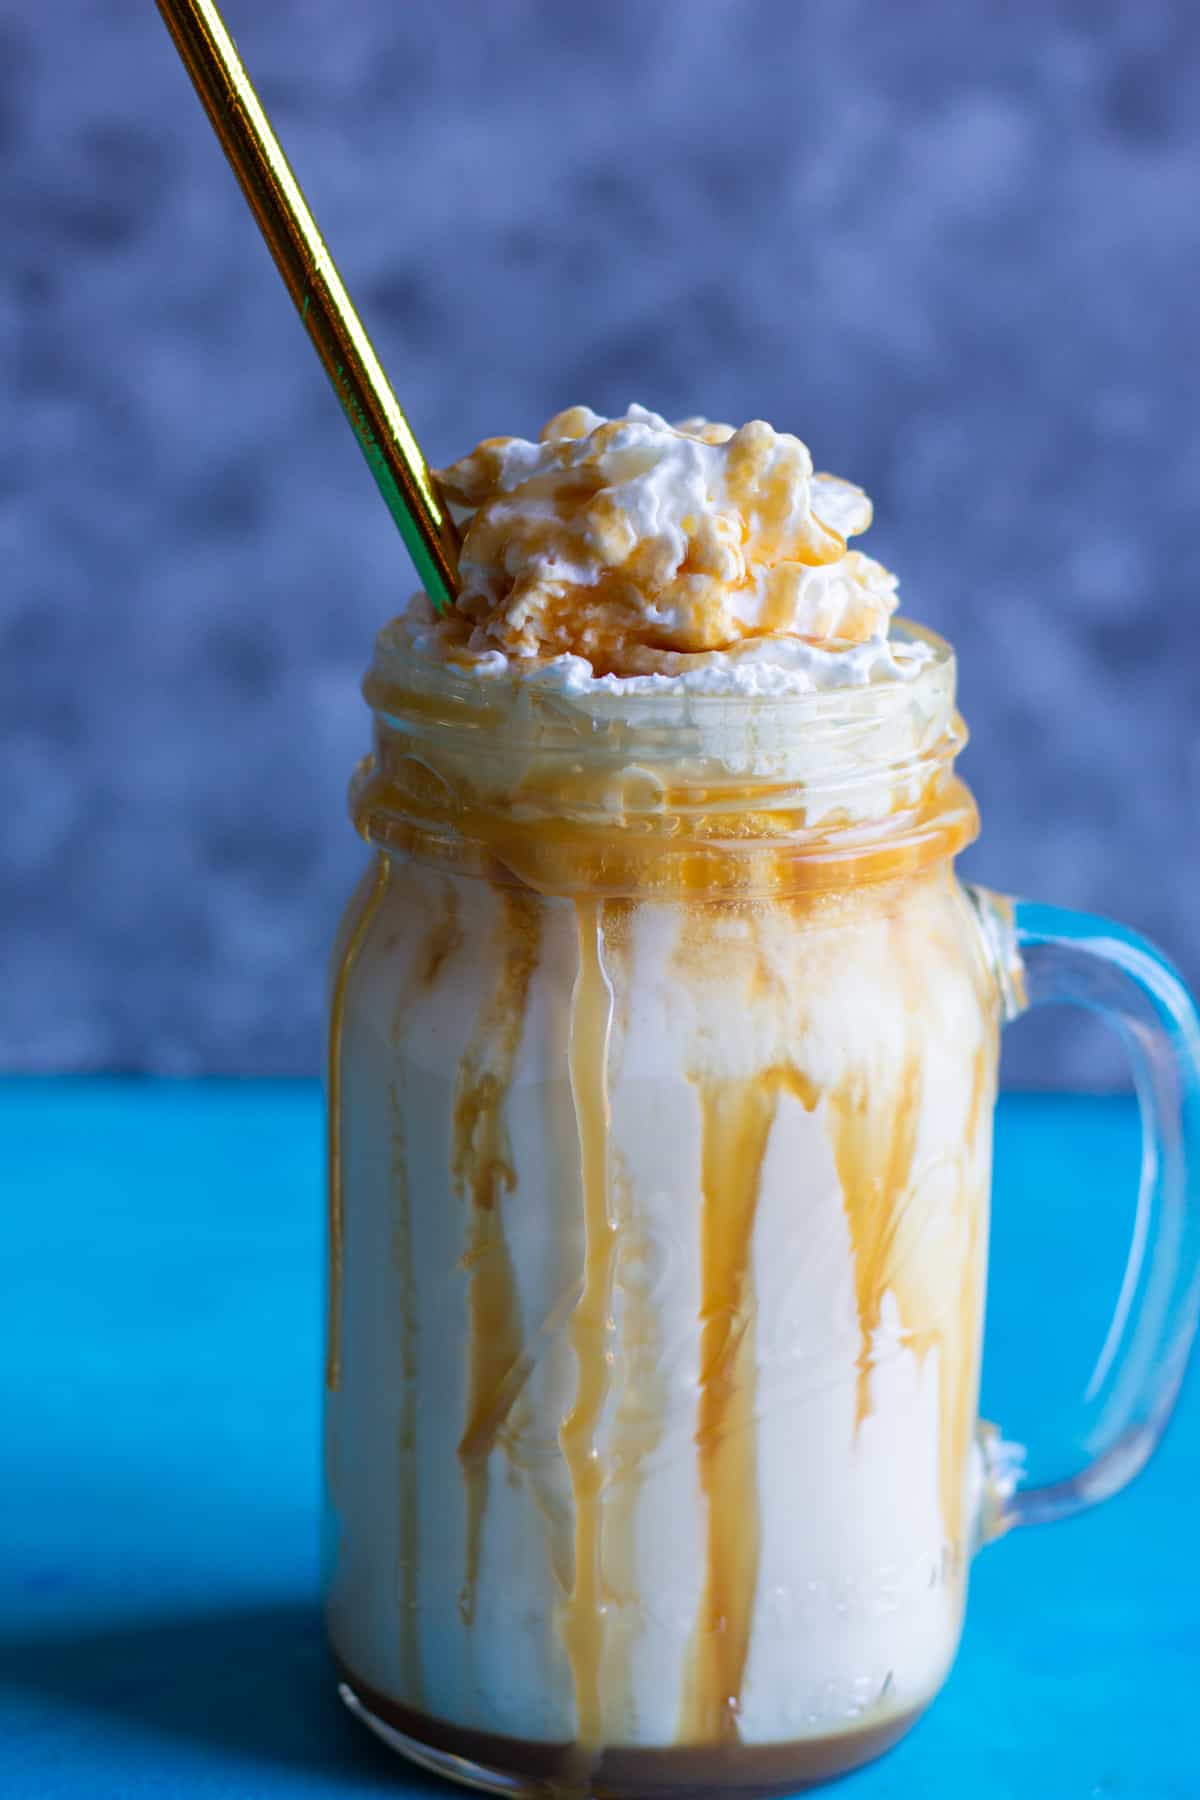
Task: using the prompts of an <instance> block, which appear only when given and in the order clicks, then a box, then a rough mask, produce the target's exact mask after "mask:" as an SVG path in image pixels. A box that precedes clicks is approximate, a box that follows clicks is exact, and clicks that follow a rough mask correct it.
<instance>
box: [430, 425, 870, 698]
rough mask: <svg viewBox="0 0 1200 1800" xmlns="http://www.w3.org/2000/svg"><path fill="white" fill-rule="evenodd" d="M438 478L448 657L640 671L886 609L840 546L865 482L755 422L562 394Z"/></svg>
mask: <svg viewBox="0 0 1200 1800" xmlns="http://www.w3.org/2000/svg"><path fill="white" fill-rule="evenodd" d="M438 478H439V481H440V483H441V486H442V488H443V490H444V491H445V492H446V493H447V494H448V495H449V496H450V499H451V501H452V502H453V503H454V504H455V507H456V509H457V512H458V515H459V517H460V520H461V522H462V524H463V526H464V535H463V544H462V554H461V558H460V574H461V580H462V590H461V592H460V594H459V596H458V599H457V601H456V603H455V607H454V609H453V610H452V611H451V613H450V614H449V615H448V617H447V618H446V620H445V621H444V622H443V624H442V625H441V627H440V628H439V629H440V632H441V636H442V641H443V644H444V647H445V650H446V653H447V655H448V656H450V657H451V659H456V660H464V661H467V662H470V661H471V660H472V659H473V658H475V659H477V658H479V657H480V656H483V655H487V654H488V653H494V652H496V651H500V652H501V653H503V654H504V655H506V656H509V657H516V658H525V659H530V658H532V659H535V660H541V661H545V660H547V659H550V658H552V657H555V656H561V655H575V656H580V657H583V658H585V659H586V660H587V661H588V662H589V663H590V664H591V666H592V669H593V671H594V673H595V674H597V675H607V674H616V675H631V674H645V673H654V672H656V671H661V670H664V669H665V670H668V671H670V670H671V669H672V667H673V666H674V665H673V662H672V659H673V658H677V657H680V656H685V657H686V656H693V655H697V654H704V653H708V652H711V651H716V650H728V649H730V648H732V647H734V646H738V645H742V644H745V643H746V642H748V641H751V640H754V639H761V638H774V637H782V636H792V637H797V638H803V639H805V640H807V641H808V642H810V643H817V644H827V643H839V644H845V645H852V644H861V643H864V642H866V641H867V640H868V639H872V638H882V637H883V636H884V635H886V630H887V622H888V619H889V617H890V615H891V613H892V611H893V610H894V608H895V605H896V582H895V580H894V578H893V577H892V576H891V575H890V574H889V572H888V571H887V570H886V569H885V568H884V567H883V566H882V564H880V563H878V562H875V561H874V560H873V559H872V558H871V557H868V556H864V555H863V554H862V553H861V552H859V551H853V550H849V549H848V548H847V540H848V538H849V537H850V536H852V535H853V534H855V533H857V532H861V531H864V530H865V529H866V528H867V526H868V525H869V524H870V522H871V503H870V501H869V500H868V499H867V497H866V495H865V494H864V493H863V492H862V490H861V489H860V488H857V487H855V486H854V485H853V483H851V482H848V481H841V480H839V479H838V478H836V477H834V476H831V475H819V474H815V473H814V471H813V464H812V457H811V456H810V454H809V451H808V447H807V445H805V444H804V443H802V442H801V440H800V439H799V438H797V437H794V436H792V435H791V434H790V433H788V432H777V431H775V430H773V429H772V427H771V426H770V425H768V424H766V423H765V421H763V420H761V419H755V420H752V421H751V422H750V423H749V424H747V425H743V426H742V427H741V428H740V429H738V430H735V429H734V428H733V426H731V425H721V424H715V423H710V422H709V421H708V420H705V419H684V420H682V421H681V422H680V423H679V424H676V425H671V424H669V423H668V422H667V420H666V419H664V418H661V417H660V416H659V415H658V414H657V413H653V412H650V411H648V410H647V409H646V408H645V407H641V406H631V407H630V408H629V410H628V412H627V413H626V414H625V415H624V417H622V418H617V419H603V418H601V417H600V416H599V415H598V414H596V413H593V412H591V411H590V410H589V409H588V408H587V407H583V406H576V407H571V408H569V409H568V410H567V411H566V412H562V413H559V414H557V415H556V416H555V417H554V418H553V419H551V420H550V421H549V422H548V423H547V424H546V425H545V426H544V427H543V429H542V432H541V434H540V438H539V440H538V441H537V442H536V443H533V442H530V441H527V440H526V439H523V438H503V437H502V438H489V439H486V440H485V441H484V442H483V443H481V444H480V445H479V446H478V448H477V449H475V450H474V451H472V453H471V454H470V455H469V456H465V457H463V458H462V459H461V460H460V461H459V462H456V463H452V464H451V465H450V466H449V467H448V468H445V469H442V470H441V471H439V477H438Z"/></svg>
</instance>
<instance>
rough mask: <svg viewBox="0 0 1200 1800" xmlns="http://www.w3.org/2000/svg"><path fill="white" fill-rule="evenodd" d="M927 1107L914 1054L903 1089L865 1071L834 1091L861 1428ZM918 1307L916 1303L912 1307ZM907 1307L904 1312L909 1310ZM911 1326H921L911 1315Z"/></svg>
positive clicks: (901, 1249)
mask: <svg viewBox="0 0 1200 1800" xmlns="http://www.w3.org/2000/svg"><path fill="white" fill-rule="evenodd" d="M920 1112H921V1062H920V1058H919V1056H918V1055H917V1054H916V1053H915V1052H912V1051H910V1053H909V1055H908V1057H907V1059H906V1061H905V1064H904V1069H903V1072H902V1074H901V1077H900V1084H899V1087H898V1089H895V1090H894V1089H893V1088H892V1087H891V1085H890V1084H889V1085H887V1086H886V1087H885V1086H884V1085H883V1084H882V1083H876V1082H875V1081H874V1080H873V1079H872V1077H871V1075H870V1074H869V1073H867V1072H866V1071H863V1070H859V1071H856V1072H855V1073H854V1074H853V1075H851V1076H850V1077H849V1078H848V1079H847V1080H846V1081H845V1082H844V1083H843V1085H842V1086H841V1087H840V1088H838V1089H836V1090H835V1091H834V1092H833V1093H831V1094H830V1096H829V1117H830V1124H831V1128H832V1136H833V1155H834V1162H835V1163H836V1165H837V1172H838V1180H839V1181H840V1182H841V1186H842V1200H843V1204H844V1206H845V1209H846V1223H847V1225H848V1227H849V1230H850V1245H851V1253H852V1260H853V1263H854V1290H855V1297H856V1301H857V1306H858V1329H859V1335H860V1344H859V1351H858V1395H857V1404H856V1417H857V1421H858V1423H859V1424H860V1425H861V1424H862V1422H863V1420H864V1419H865V1418H866V1416H867V1414H868V1413H869V1412H870V1410H871V1366H872V1361H873V1357H874V1348H873V1339H874V1336H875V1332H876V1331H877V1330H878V1328H879V1324H880V1319H881V1317H882V1313H883V1297H884V1295H885V1294H886V1293H887V1292H888V1291H889V1290H891V1291H892V1292H895V1291H896V1289H897V1284H898V1283H900V1282H902V1278H903V1275H904V1267H903V1260H904V1254H905V1250H906V1248H907V1246H906V1245H905V1243H904V1226H905V1217H906V1211H907V1208H908V1206H909V1203H910V1202H911V1200H912V1196H913V1158H914V1154H915V1151H916V1144H917V1125H918V1122H919V1120H920ZM910 1310H911V1311H916V1308H915V1307H914V1308H912V1309H910ZM902 1311H903V1309H902ZM908 1323H909V1325H910V1327H911V1326H912V1325H913V1324H914V1323H915V1320H913V1319H912V1318H911V1316H910V1318H909V1320H908Z"/></svg>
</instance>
